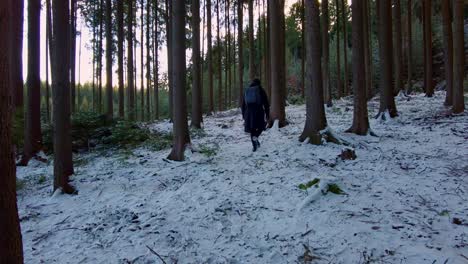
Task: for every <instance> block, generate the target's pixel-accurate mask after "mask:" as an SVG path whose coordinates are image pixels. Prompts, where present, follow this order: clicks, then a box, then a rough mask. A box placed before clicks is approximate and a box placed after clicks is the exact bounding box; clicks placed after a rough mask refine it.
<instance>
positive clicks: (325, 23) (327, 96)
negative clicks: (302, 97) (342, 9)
mask: <svg viewBox="0 0 468 264" xmlns="http://www.w3.org/2000/svg"><path fill="white" fill-rule="evenodd" d="M329 27H330V21H329V13H328V0H322V72H323V94H324V101H325V103H326V104H327V106H329V107H330V106H332V99H331V89H330V47H329V34H328V30H329ZM303 48H304V47H303Z"/></svg>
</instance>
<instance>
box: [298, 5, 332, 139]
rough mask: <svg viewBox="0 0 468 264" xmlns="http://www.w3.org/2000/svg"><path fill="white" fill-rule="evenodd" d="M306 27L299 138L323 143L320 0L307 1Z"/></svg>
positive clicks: (324, 121) (325, 121) (324, 118)
mask: <svg viewBox="0 0 468 264" xmlns="http://www.w3.org/2000/svg"><path fill="white" fill-rule="evenodd" d="M305 21H306V27H307V29H308V30H306V35H305V36H306V45H307V57H306V62H307V66H306V87H307V89H306V122H305V127H304V131H303V132H302V134H301V136H300V137H299V140H300V141H301V142H302V141H305V140H306V139H309V143H311V144H315V145H319V144H322V135H321V132H322V130H324V129H325V128H326V127H327V119H326V117H325V109H324V106H323V84H322V66H321V57H322V56H321V47H320V46H321V43H320V8H319V3H318V0H307V1H306V2H305Z"/></svg>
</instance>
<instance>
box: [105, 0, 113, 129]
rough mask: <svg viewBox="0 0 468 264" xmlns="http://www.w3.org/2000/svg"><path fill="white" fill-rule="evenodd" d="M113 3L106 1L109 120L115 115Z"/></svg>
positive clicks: (107, 112)
mask: <svg viewBox="0 0 468 264" xmlns="http://www.w3.org/2000/svg"><path fill="white" fill-rule="evenodd" d="M112 41H113V39H112V1H111V0H106V75H107V76H106V79H107V80H106V99H107V109H106V116H107V120H112V118H113V114H114V103H113V88H112V52H113V51H112Z"/></svg>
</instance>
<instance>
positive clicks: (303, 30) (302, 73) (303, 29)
mask: <svg viewBox="0 0 468 264" xmlns="http://www.w3.org/2000/svg"><path fill="white" fill-rule="evenodd" d="M323 2H324V1H322V7H323ZM301 4H302V12H301V27H302V28H301V42H302V49H301V55H302V60H301V96H302V97H303V98H304V96H305V61H306V52H305V51H306V41H305V3H304V0H302V2H301ZM322 24H323V23H322ZM327 40H328V38H327ZM322 41H325V40H322Z"/></svg>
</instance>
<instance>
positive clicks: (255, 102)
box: [242, 79, 270, 152]
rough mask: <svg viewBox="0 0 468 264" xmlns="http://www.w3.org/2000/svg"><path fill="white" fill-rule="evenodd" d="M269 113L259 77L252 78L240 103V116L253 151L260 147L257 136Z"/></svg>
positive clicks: (268, 106) (262, 129) (263, 128)
mask: <svg viewBox="0 0 468 264" xmlns="http://www.w3.org/2000/svg"><path fill="white" fill-rule="evenodd" d="M269 115H270V105H269V103H268V97H267V95H266V92H265V90H264V89H263V88H262V86H261V84H260V80H259V79H254V80H253V81H252V83H251V84H250V85H249V87H248V88H247V89H245V91H244V101H243V103H242V117H243V118H244V130H245V132H247V133H250V139H251V141H252V146H253V151H254V152H255V151H257V149H258V148H259V147H260V142H259V140H258V138H259V136H260V135H261V134H262V132H263V131H264V130H265V128H266V125H267V120H268V118H269Z"/></svg>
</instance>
